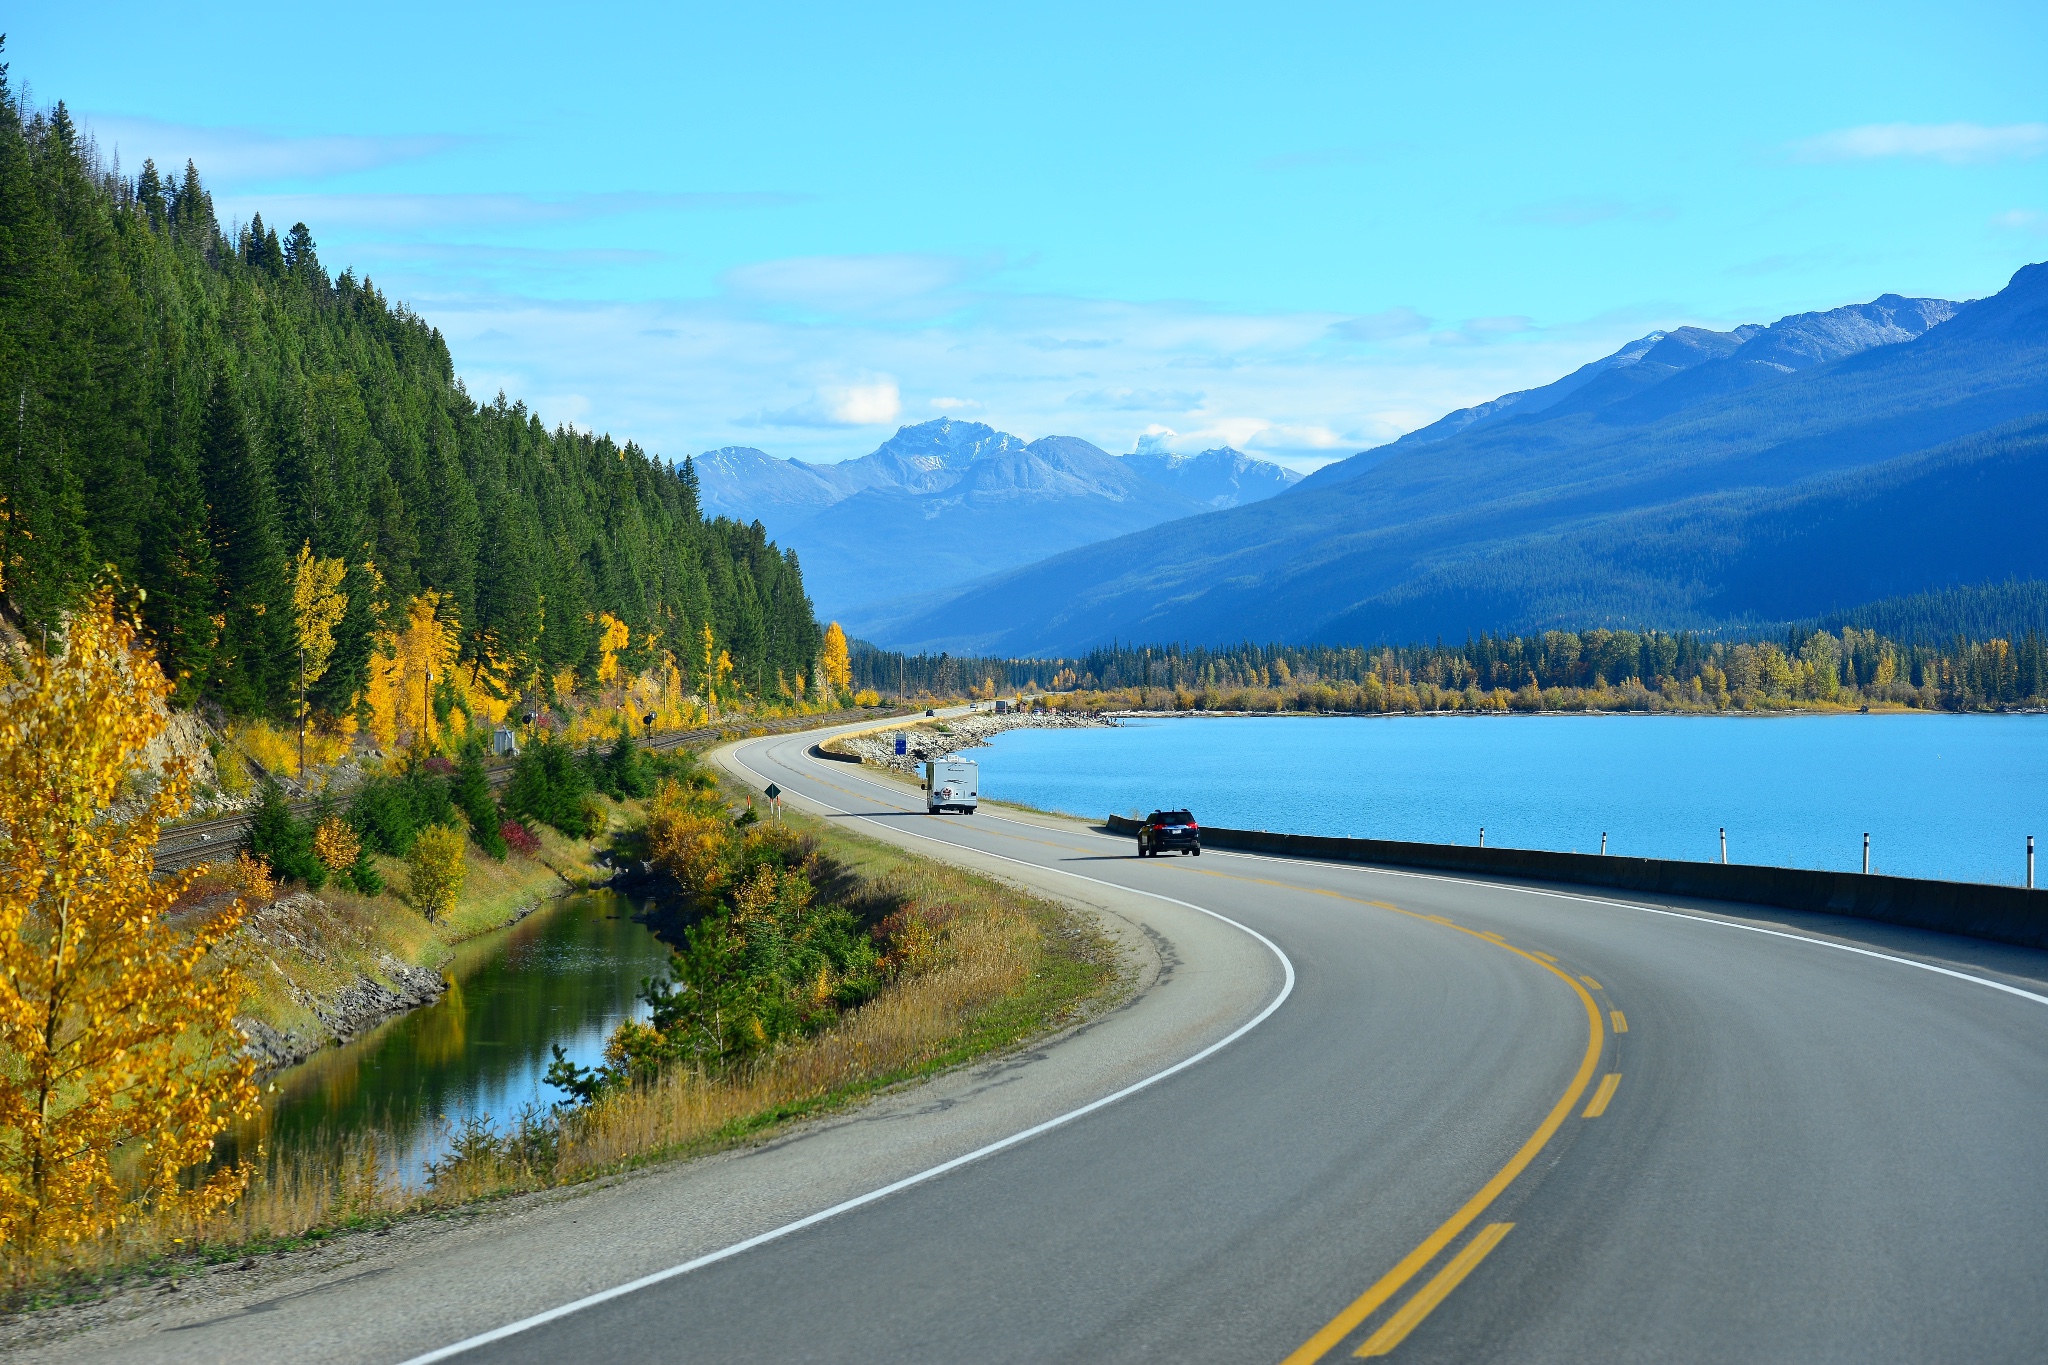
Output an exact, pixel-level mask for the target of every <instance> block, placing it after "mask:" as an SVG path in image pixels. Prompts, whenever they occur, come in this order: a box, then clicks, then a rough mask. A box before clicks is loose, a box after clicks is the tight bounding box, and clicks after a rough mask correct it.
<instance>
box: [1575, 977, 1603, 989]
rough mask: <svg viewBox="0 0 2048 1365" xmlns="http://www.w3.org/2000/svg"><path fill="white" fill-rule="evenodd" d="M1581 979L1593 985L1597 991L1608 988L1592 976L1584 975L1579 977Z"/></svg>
mask: <svg viewBox="0 0 2048 1365" xmlns="http://www.w3.org/2000/svg"><path fill="white" fill-rule="evenodd" d="M1579 980H1581V981H1583V982H1585V983H1586V984H1587V985H1588V986H1591V987H1592V988H1593V989H1594V990H1596V991H1597V990H1604V989H1606V988H1605V987H1603V986H1602V985H1601V984H1600V983H1599V982H1597V981H1595V980H1594V979H1593V978H1592V977H1590V976H1582V977H1580V978H1579Z"/></svg>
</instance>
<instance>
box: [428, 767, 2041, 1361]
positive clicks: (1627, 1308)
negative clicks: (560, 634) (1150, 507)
mask: <svg viewBox="0 0 2048 1365" xmlns="http://www.w3.org/2000/svg"><path fill="white" fill-rule="evenodd" d="M811 738H812V737H811V736H804V737H798V738H768V739H762V740H756V741H752V742H748V743H744V744H741V745H739V746H737V747H736V749H734V750H732V751H730V752H731V756H730V758H729V759H728V761H729V762H730V763H732V764H734V765H735V766H736V767H737V768H738V770H740V771H743V772H746V773H751V774H752V775H754V777H755V778H756V780H757V781H758V782H760V783H764V784H765V782H767V781H773V782H775V783H777V784H779V785H780V786H781V787H782V788H784V790H785V791H786V792H787V793H789V795H790V798H791V799H794V800H798V801H799V802H800V803H801V804H804V805H806V806H807V807H809V808H811V809H814V810H817V811H819V812H820V813H823V814H826V815H828V816H830V817H831V818H835V819H841V820H846V821H849V822H850V823H853V824H855V825H858V826H861V827H864V828H865V829H866V830H868V831H871V832H881V833H883V834H884V835H885V837H891V838H895V839H899V840H903V839H909V840H912V841H914V842H916V843H918V844H920V845H921V846H923V847H924V848H926V849H927V851H937V852H939V853H941V854H946V853H947V852H948V850H947V849H946V848H945V847H944V846H946V845H951V846H952V848H953V850H955V852H953V853H952V854H951V855H950V856H955V857H959V858H961V859H962V860H964V861H969V862H975V861H979V862H981V863H982V864H983V865H988V864H989V863H990V861H991V860H992V859H1000V860H1002V862H1001V864H1000V865H1002V866H1006V867H1008V868H1010V869H1012V870H1013V871H1014V872H1015V873H1016V875H1018V876H1019V878H1020V879H1022V880H1026V881H1029V882H1031V883H1032V884H1034V885H1039V886H1046V887H1052V886H1056V885H1061V884H1062V878H1065V879H1066V881H1065V884H1066V885H1067V886H1068V887H1069V889H1072V890H1075V891H1079V892H1084V893H1085V891H1086V889H1087V887H1088V885H1089V884H1090V883H1092V884H1094V885H1096V886H1098V887H1099V886H1101V885H1102V884H1105V883H1107V884H1111V885H1114V886H1118V887H1126V888H1132V889H1134V890H1137V891H1140V892H1144V893H1151V895H1153V896H1156V897H1163V898H1166V899H1165V900H1163V901H1161V902H1160V903H1161V904H1162V905H1168V904H1169V903H1178V905H1180V906H1184V907H1186V908H1182V909H1178V910H1177V913H1179V914H1181V915H1183V916H1186V917H1189V918H1190V920H1192V918H1193V917H1195V916H1196V915H1197V914H1198V913H1199V911H1198V909H1197V908H1196V907H1199V908H1200V909H1201V910H1207V911H1211V912H1214V913H1215V914H1217V915H1221V916H1226V917H1228V919H1229V920H1230V921H1232V922H1234V924H1235V925H1238V926H1242V930H1241V931H1239V932H1249V933H1252V934H1254V935H1255V936H1258V937H1261V938H1263V939H1264V940H1266V941H1267V942H1268V943H1269V944H1270V947H1269V948H1264V949H1262V951H1264V952H1265V953H1266V954H1267V957H1266V963H1267V966H1266V969H1265V970H1266V972H1267V976H1268V977H1269V978H1270V979H1269V980H1268V981H1266V983H1265V984H1264V985H1263V986H1262V987H1261V990H1260V992H1259V993H1260V995H1261V996H1263V1003H1262V1004H1259V1009H1260V1010H1261V1011H1267V1012H1266V1013H1264V1017H1263V1018H1261V1017H1260V1014H1259V1012H1258V1011H1253V1012H1251V1013H1250V1014H1249V1015H1248V1017H1247V1018H1246V1019H1245V1020H1243V1021H1240V1022H1239V1023H1238V1028H1239V1029H1241V1030H1242V1032H1240V1033H1239V1034H1238V1035H1237V1036H1235V1037H1234V1039H1232V1040H1231V1041H1229V1042H1228V1043H1227V1045H1225V1046H1222V1047H1220V1048H1218V1049H1217V1050H1215V1051H1214V1052H1213V1053H1212V1054H1211V1055H1208V1056H1206V1057H1204V1058H1203V1059H1202V1060H1200V1061H1199V1062H1198V1063H1196V1064H1195V1065H1192V1066H1187V1067H1185V1068H1183V1069H1181V1070H1179V1071H1177V1072H1175V1073H1174V1074H1172V1075H1169V1076H1167V1077H1165V1078H1164V1079H1161V1080H1159V1081H1157V1082H1156V1083H1155V1084H1151V1085H1149V1086H1145V1087H1143V1088H1141V1089H1138V1090H1137V1091H1136V1092H1135V1093H1131V1094H1128V1095H1125V1096H1124V1097H1122V1098H1120V1099H1118V1100H1116V1101H1115V1102H1113V1103H1109V1104H1106V1105H1103V1106H1101V1107H1099V1108H1096V1109H1094V1110H1093V1111H1092V1112H1089V1113H1086V1114H1084V1115H1082V1116H1080V1117H1078V1118H1075V1119H1073V1120H1072V1121H1070V1122H1066V1123H1064V1124H1060V1125H1058V1126H1055V1127H1052V1128H1051V1129H1050V1130H1049V1131H1045V1132H1042V1133H1039V1134H1037V1135H1036V1136H1034V1137H1032V1138H1030V1139H1029V1140H1028V1141H1023V1142H1019V1143H1016V1144H1014V1145H1011V1146H1008V1147H1007V1148H1005V1149H1004V1150H1002V1151H1000V1152H997V1153H995V1154H992V1155H988V1156H985V1157H982V1158H981V1159H979V1160H974V1161H970V1162H967V1163H965V1164H961V1165H958V1166H957V1167H955V1168H953V1169H949V1170H947V1171H945V1172H944V1173H943V1174H940V1175H937V1176H934V1177H933V1178H929V1179H926V1180H923V1181H921V1182H919V1183H914V1184H911V1185H910V1186H909V1187H908V1188H903V1189H899V1190H897V1191H895V1192H894V1193H891V1194H889V1195H887V1196H886V1197H883V1198H880V1199H876V1200H873V1201H871V1202H867V1203H865V1204H863V1205H861V1206H860V1207H857V1208H853V1209H851V1210H849V1211H846V1212H842V1213H839V1214H837V1215H836V1216H831V1217H827V1218H824V1219H822V1220H818V1221H814V1222H811V1223H809V1224H808V1225H806V1226H803V1227H801V1228H799V1229H797V1230H795V1231H792V1232H789V1233H787V1234H786V1235H781V1236H777V1237H774V1238H773V1239H771V1240H766V1241H765V1242H763V1243H762V1244H760V1245H755V1246H752V1247H751V1248H749V1249H746V1250H744V1251H741V1252H739V1253H738V1254H734V1255H730V1256H726V1257H724V1258H722V1259H716V1258H714V1259H712V1260H711V1263H709V1264H705V1265H702V1266H701V1267H699V1268H696V1269H693V1270H690V1271H689V1272H688V1273H682V1274H676V1275H672V1276H670V1277H668V1278H665V1279H661V1280H659V1281H658V1282H656V1283H652V1284H649V1285H646V1286H644V1287H641V1288H638V1289H635V1290H633V1291H632V1292H628V1293H623V1294H619V1295H617V1296H615V1297H611V1298H608V1299H606V1300H604V1301H602V1302H598V1303H594V1304H591V1305H588V1306H585V1307H582V1308H580V1309H578V1310H577V1311H574V1312H570V1313H567V1314H564V1315H561V1316H558V1317H555V1318H553V1319H552V1320H549V1321H545V1322H541V1323H538V1324H534V1325H530V1326H527V1327H523V1328H521V1329H520V1330H517V1331H515V1332H511V1333H509V1334H507V1335H504V1336H501V1337H499V1338H497V1339H495V1340H491V1341H487V1342H476V1343H475V1344H474V1345H465V1346H463V1347H462V1348H461V1349H460V1350H459V1352H458V1353H456V1354H459V1358H462V1359H465V1360H471V1359H474V1360H488V1361H532V1362H560V1361H563V1360H580V1359H599V1358H602V1359H607V1360H647V1361H654V1360H662V1361H671V1360H690V1361H698V1360H701V1361H732V1360H843V1361H862V1360H926V1361H960V1360H1019V1361H1051V1360H1061V1361H1090V1362H1095V1361H1120V1360H1181V1361H1210V1360H1213V1361H1242V1362H1275V1361H1287V1362H1290V1363H1292V1362H1306V1361H1310V1360H1315V1359H1332V1360H1335V1359H1343V1358H1348V1357H1350V1356H1353V1355H1355V1354H1356V1355H1365V1356H1374V1355H1382V1354H1393V1355H1396V1356H1398V1358H1399V1359H1401V1360H1403V1361H1417V1362H1420V1361H1475V1360H1513V1361H1585V1360H1630V1361H1707V1360H1714V1361H1723V1360H1740V1361H1777V1360H1785V1361H1842V1362H1858V1363H1859V1365H1860V1363H1864V1362H1875V1361H1930V1360H1969V1361H1996V1360H2011V1361H2022V1360H2026V1361H2032V1360H2039V1359H2041V1358H2043V1356H2044V1355H2048V1296H2044V1295H2043V1294H2042V1292H2041V1287H2042V1285H2043V1284H2044V1283H2048V1181H2044V1180H2043V1179H2042V1169H2041V1168H2042V1165H2043V1158H2044V1157H2048V988H2044V987H2043V986H2042V984H2041V983H2042V981H2043V980H2044V978H2048V955H2044V954H2039V953H2031V952H2025V951H2021V950H2014V949H2004V948H1997V947H1993V946H1991V945H1983V944H1974V943H1969V942H1966V941H1961V940H1954V939H1948V938H1945V937H1942V936H1939V935H1932V934H1913V933H1910V932H1902V931H1891V930H1879V929H1876V928H1874V927H1871V926H1858V925H1851V924H1846V923H1843V922H1831V921H1826V920H1820V919H1815V920H1812V921H1808V922H1807V923H1806V924H1805V925H1803V926H1802V925H1793V926H1792V927H1789V928H1788V927H1785V926H1786V924H1787V923H1788V922H1789V920H1790V919H1791V918H1792V917H1789V916H1787V917H1776V918H1772V917H1768V916H1761V917H1760V912H1758V911H1756V910H1755V909H1754V908H1753V907H1748V908H1742V909H1736V908H1734V907H1719V908H1718V909H1719V910H1720V912H1721V913H1716V908H1715V907H1678V908H1673V907H1668V906H1657V907H1652V906H1648V905H1645V904H1639V903H1633V902H1629V901H1627V900H1623V899H1616V898H1611V897H1607V896H1604V895H1594V894H1578V893H1575V892H1573V891H1571V890H1570V889H1568V888H1556V887H1549V888H1536V887H1518V886H1515V885H1512V884H1507V883H1489V882H1482V881H1474V880H1469V879H1458V878H1452V877H1442V876H1428V875H1417V874H1410V873H1398V872H1390V871H1378V870H1373V869H1369V868H1362V867H1355V866H1338V865H1328V864H1320V863H1313V862H1306V861H1292V860H1284V859H1270V858H1263V857H1255V856H1249V855H1233V854H1229V853H1225V852H1222V851H1220V850H1211V851H1210V852H1209V853H1208V854H1206V855H1205V856H1203V857H1202V858H1200V859H1195V858H1185V857H1183V858H1165V859H1157V860H1153V859H1147V860H1144V861H1139V860H1138V859H1136V858H1134V857H1132V856H1130V855H1131V848H1130V845H1129V843H1128V841H1126V840H1122V839H1112V838H1109V837H1106V836H1103V835H1100V834H1097V833H1094V832H1092V831H1090V830H1088V829H1086V828H1084V827H1083V826H1081V825H1080V824H1079V823H1078V822H1073V821H1065V820H1058V819H1054V818H1050V817H1041V816H1036V815H1028V814H1020V813H1013V812H1004V811H999V810H991V809H988V808H984V810H983V812H982V813H981V814H979V815H976V816H973V817H960V816H949V817H930V816H926V815H924V814H923V813H922V812H921V810H920V809H919V807H918V803H917V798H916V793H915V792H914V790H913V789H912V788H910V787H908V786H907V785H905V784H902V783H899V782H895V781H892V780H890V779H888V778H885V777H881V776H878V775H876V774H874V773H873V772H871V771H869V770H865V769H859V768H854V767H852V766H851V765H843V764H836V763H821V762H817V761H815V760H813V759H811V758H809V757H808V756H807V755H806V753H805V750H806V748H807V746H808V745H809V743H810V742H811ZM1082 878H1085V879H1088V880H1087V881H1086V882H1084V881H1081V880H1079V879H1082ZM1859 933H1862V934H1864V935H1865V936H1864V937H1860V938H1858V937H1854V935H1857V934H1859ZM1282 958H1284V962H1282V961H1281V959H1282ZM1930 968H1933V969H1930ZM1290 981H1291V989H1290V987H1289V984H1288V983H1289V982H1290ZM1283 991H1287V992H1288V993H1287V995H1286V998H1285V999H1284V1001H1281V1002H1280V1003H1279V1007H1278V1008H1277V1009H1274V1008H1271V1006H1272V1005H1273V1004H1274V1003H1275V1000H1276V999H1277V998H1278V997H1279V996H1280V994H1281V993H1282V992H1283ZM1253 1003H1258V1002H1253ZM1253 1020H1258V1022H1257V1023H1256V1026H1254V1027H1250V1028H1248V1029H1246V1028H1244V1024H1246V1023H1250V1022H1252V1021H1253ZM1617 1077H1618V1080H1617V1079H1615V1078H1617ZM429 1358H449V1357H447V1356H442V1355H441V1353H438V1352H437V1353H435V1355H434V1356H432V1357H421V1359H429Z"/></svg>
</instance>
